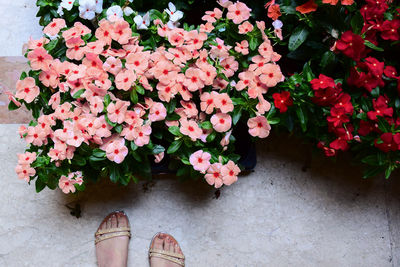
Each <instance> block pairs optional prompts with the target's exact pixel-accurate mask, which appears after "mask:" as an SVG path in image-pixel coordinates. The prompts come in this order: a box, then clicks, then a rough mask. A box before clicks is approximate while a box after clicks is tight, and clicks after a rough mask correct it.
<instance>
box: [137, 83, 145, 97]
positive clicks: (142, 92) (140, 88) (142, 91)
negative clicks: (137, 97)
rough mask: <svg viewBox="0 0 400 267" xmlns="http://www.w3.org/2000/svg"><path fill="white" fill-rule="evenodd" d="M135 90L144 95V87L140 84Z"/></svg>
mask: <svg viewBox="0 0 400 267" xmlns="http://www.w3.org/2000/svg"><path fill="white" fill-rule="evenodd" d="M135 90H136V92H137V93H138V94H141V95H144V87H143V86H141V85H139V84H138V85H136V86H135Z"/></svg>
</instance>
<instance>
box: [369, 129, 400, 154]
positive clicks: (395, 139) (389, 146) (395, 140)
mask: <svg viewBox="0 0 400 267" xmlns="http://www.w3.org/2000/svg"><path fill="white" fill-rule="evenodd" d="M380 139H381V140H378V139H376V140H375V142H374V143H375V146H376V147H377V148H379V149H380V150H382V151H383V152H386V153H387V152H389V151H396V150H399V145H400V133H396V134H395V135H393V134H392V133H383V134H382V135H381V138H380Z"/></svg>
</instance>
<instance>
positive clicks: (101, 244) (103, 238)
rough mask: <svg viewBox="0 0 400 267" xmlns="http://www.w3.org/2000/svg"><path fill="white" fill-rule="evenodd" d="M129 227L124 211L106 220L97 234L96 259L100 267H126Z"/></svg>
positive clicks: (117, 212) (115, 213)
mask: <svg viewBox="0 0 400 267" xmlns="http://www.w3.org/2000/svg"><path fill="white" fill-rule="evenodd" d="M129 227H130V226H129V220H128V217H127V216H126V215H125V213H124V212H122V211H116V212H113V213H110V214H109V215H108V216H107V217H105V218H104V220H103V221H102V222H101V224H100V226H99V228H98V230H97V232H96V258H97V264H98V266H99V267H126V265H127V262H128V244H129V238H130V231H129V230H128V229H129ZM110 229H114V230H110Z"/></svg>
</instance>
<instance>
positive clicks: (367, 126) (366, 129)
mask: <svg viewBox="0 0 400 267" xmlns="http://www.w3.org/2000/svg"><path fill="white" fill-rule="evenodd" d="M374 130H375V128H374V125H373V124H371V123H370V122H368V121H363V120H361V121H360V128H358V134H359V135H361V136H366V135H368V134H369V133H370V132H372V131H374Z"/></svg>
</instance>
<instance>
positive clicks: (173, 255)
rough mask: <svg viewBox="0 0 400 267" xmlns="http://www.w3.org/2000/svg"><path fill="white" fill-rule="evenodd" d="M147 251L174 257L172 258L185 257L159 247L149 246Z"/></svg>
mask: <svg viewBox="0 0 400 267" xmlns="http://www.w3.org/2000/svg"><path fill="white" fill-rule="evenodd" d="M149 253H157V254H161V255H166V256H169V257H174V258H178V259H183V260H184V259H185V256H184V255H182V254H181V253H174V252H169V251H165V250H161V249H154V248H151V249H150V250H149Z"/></svg>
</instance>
